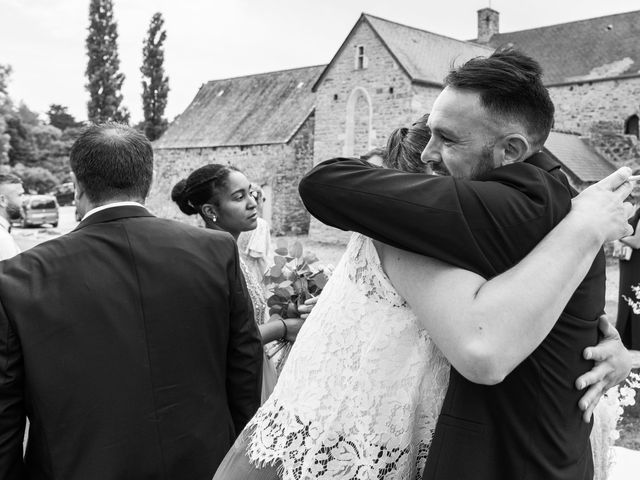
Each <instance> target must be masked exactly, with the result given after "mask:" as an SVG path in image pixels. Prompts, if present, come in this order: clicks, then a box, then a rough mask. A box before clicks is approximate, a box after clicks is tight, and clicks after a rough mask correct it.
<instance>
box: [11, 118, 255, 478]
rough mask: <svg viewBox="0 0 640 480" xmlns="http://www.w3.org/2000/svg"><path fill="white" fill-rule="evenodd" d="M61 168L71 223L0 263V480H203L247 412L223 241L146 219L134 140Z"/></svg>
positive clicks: (247, 349) (249, 361) (241, 291)
mask: <svg viewBox="0 0 640 480" xmlns="http://www.w3.org/2000/svg"><path fill="white" fill-rule="evenodd" d="M70 160H71V169H72V171H73V173H74V175H75V184H76V204H77V208H78V211H79V212H80V215H82V216H83V220H82V221H81V222H80V224H79V225H78V227H77V228H76V229H75V230H74V231H72V232H71V233H69V234H67V235H64V236H62V237H59V238H57V239H54V240H51V241H48V242H45V243H43V244H40V245H38V246H36V247H34V248H32V249H31V250H29V251H27V252H25V253H23V254H21V255H19V256H18V257H15V258H13V259H11V260H9V261H5V262H2V263H1V264H0V332H1V335H0V478H2V479H3V480H14V479H32V480H35V479H38V480H45V479H46V480H53V479H60V480H63V479H64V480H74V479H76V480H87V479H92V480H99V479H104V480H116V479H117V480H122V479H136V480H142V479H167V480H168V479H187V478H188V479H201V480H208V479H210V478H211V477H212V476H213V474H214V472H215V470H216V468H217V466H218V464H219V463H220V461H221V460H222V458H223V457H224V455H225V453H226V451H227V450H228V449H229V448H230V446H231V445H232V443H233V441H234V439H235V436H236V435H237V434H238V433H239V432H240V430H241V429H242V428H243V427H244V425H245V424H246V423H247V422H248V420H249V419H250V418H251V416H252V415H253V414H254V413H255V411H256V410H257V408H258V406H259V402H260V382H261V374H262V370H261V362H262V347H261V342H260V338H259V333H258V330H257V327H256V325H255V322H254V319H253V313H252V311H251V308H250V305H249V303H248V300H247V298H248V297H247V292H246V287H245V285H244V281H243V278H242V274H241V271H240V268H239V263H238V261H239V260H238V253H237V249H236V246H235V243H234V240H233V238H232V237H231V236H230V235H228V234H226V233H221V232H216V231H211V230H205V229H199V228H195V227H191V226H187V225H184V224H181V223H178V222H174V221H169V220H163V219H159V218H156V217H154V216H153V215H151V214H150V213H149V212H148V211H147V210H146V208H145V207H144V206H143V205H142V204H143V202H144V199H145V197H146V196H147V193H148V191H149V188H150V185H151V177H152V172H153V152H152V149H151V145H150V143H149V141H148V140H147V139H146V138H145V137H144V136H143V135H141V134H140V133H138V132H137V131H135V130H134V129H132V128H129V127H126V126H123V125H118V124H104V125H98V126H92V127H90V128H88V129H87V130H86V131H85V132H84V133H83V134H82V135H81V136H80V137H79V138H78V140H77V141H76V142H75V143H74V145H73V147H72V150H71V155H70ZM25 417H28V419H29V422H30V430H29V439H28V443H27V446H26V455H25V457H24V459H23V455H22V452H23V445H22V440H23V433H24V426H25Z"/></svg>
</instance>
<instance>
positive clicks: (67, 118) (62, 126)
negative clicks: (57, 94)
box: [47, 103, 82, 132]
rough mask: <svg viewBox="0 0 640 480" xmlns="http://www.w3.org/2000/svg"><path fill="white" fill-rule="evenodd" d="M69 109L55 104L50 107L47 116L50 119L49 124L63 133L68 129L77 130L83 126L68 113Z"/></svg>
mask: <svg viewBox="0 0 640 480" xmlns="http://www.w3.org/2000/svg"><path fill="white" fill-rule="evenodd" d="M67 110H68V109H67V107H63V106H62V105H58V104H56V103H53V104H51V105H49V110H48V111H47V116H48V117H49V124H50V125H53V126H54V127H56V128H58V129H59V130H62V131H63V132H64V131H65V130H66V129H67V128H77V127H80V126H81V125H82V123H81V122H78V121H76V119H75V118H74V116H73V115H71V114H70V113H69V112H68V111H67Z"/></svg>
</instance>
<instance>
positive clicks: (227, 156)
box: [147, 115, 314, 234]
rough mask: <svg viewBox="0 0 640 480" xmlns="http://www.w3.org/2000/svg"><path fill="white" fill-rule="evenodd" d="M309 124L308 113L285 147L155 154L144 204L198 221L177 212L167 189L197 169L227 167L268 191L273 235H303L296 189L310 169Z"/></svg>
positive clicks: (305, 224) (305, 220)
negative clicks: (151, 180) (152, 172)
mask: <svg viewBox="0 0 640 480" xmlns="http://www.w3.org/2000/svg"><path fill="white" fill-rule="evenodd" d="M313 126H314V120H313V115H311V116H310V117H309V119H307V121H306V122H305V123H304V124H303V125H302V126H301V128H300V129H299V130H298V132H297V133H296V135H294V138H293V139H292V140H291V142H290V143H289V144H288V145H284V144H277V145H253V146H247V147H218V148H190V149H158V150H155V151H154V155H155V175H154V182H153V185H152V187H151V193H150V195H149V199H148V201H147V205H148V206H149V208H150V209H151V211H152V212H153V213H154V214H156V215H158V216H160V217H164V218H173V219H178V220H182V221H188V222H191V223H200V222H199V219H197V218H195V217H191V218H188V217H186V216H185V215H184V214H183V213H182V212H180V210H179V209H178V207H177V206H176V205H175V204H174V203H173V202H172V201H171V198H170V194H171V188H172V187H173V185H175V183H176V182H177V181H178V180H179V179H181V178H184V177H186V176H187V175H189V173H190V172H192V171H193V170H195V169H196V168H198V167H201V166H202V165H206V164H207V163H222V164H228V165H233V166H234V167H236V168H239V169H240V170H242V172H243V173H244V174H245V175H246V176H247V177H248V178H249V179H250V180H251V181H253V182H255V183H258V184H260V185H268V186H270V187H271V189H272V192H273V193H272V195H273V198H272V199H270V201H271V210H272V218H271V219H267V220H270V222H271V229H272V231H273V232H274V233H275V234H284V233H290V232H294V233H306V232H307V231H308V229H309V214H308V213H307V211H306V210H305V209H304V207H303V205H302V201H301V200H300V197H299V196H298V191H297V185H298V182H299V181H300V178H301V176H302V175H303V173H304V172H305V171H307V170H309V169H310V168H311V167H312V165H313V143H312V139H313Z"/></svg>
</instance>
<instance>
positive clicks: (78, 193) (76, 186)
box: [71, 172, 84, 203]
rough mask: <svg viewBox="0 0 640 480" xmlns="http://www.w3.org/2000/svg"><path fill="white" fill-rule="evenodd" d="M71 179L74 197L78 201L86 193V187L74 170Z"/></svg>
mask: <svg viewBox="0 0 640 480" xmlns="http://www.w3.org/2000/svg"><path fill="white" fill-rule="evenodd" d="M71 181H72V182H73V199H74V200H75V201H76V203H78V200H79V199H80V198H82V196H83V195H84V187H83V186H82V184H80V183H79V182H78V179H77V178H76V175H75V174H74V173H73V172H71Z"/></svg>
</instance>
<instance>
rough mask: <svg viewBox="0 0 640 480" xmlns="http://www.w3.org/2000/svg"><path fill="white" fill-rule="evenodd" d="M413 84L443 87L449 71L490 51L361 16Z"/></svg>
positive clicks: (481, 46) (491, 49)
mask: <svg viewBox="0 0 640 480" xmlns="http://www.w3.org/2000/svg"><path fill="white" fill-rule="evenodd" d="M363 17H364V18H365V19H366V20H367V21H368V22H369V24H370V25H371V27H372V28H373V29H374V30H375V31H376V33H377V34H378V35H379V36H380V38H381V39H382V41H383V42H384V43H385V44H386V45H387V47H388V48H389V50H390V51H391V53H392V54H393V55H395V57H396V58H397V59H398V61H399V62H400V64H401V65H402V67H404V69H405V70H406V71H407V73H408V74H409V76H410V77H411V79H412V80H418V81H424V82H428V83H435V84H438V85H442V81H443V80H444V77H445V76H446V75H447V74H448V73H449V71H450V70H451V69H452V67H453V66H454V65H455V66H457V65H460V64H462V63H464V62H466V61H467V60H469V59H471V58H474V57H480V56H485V57H486V56H489V55H491V53H493V48H491V47H487V46H484V45H477V44H473V43H469V42H464V41H461V40H456V39H454V38H450V37H445V36H443V35H438V34H436V33H431V32H427V31H426V30H420V29H417V28H413V27H408V26H406V25H401V24H399V23H395V22H390V21H389V20H385V19H383V18H378V17H374V16H373V15H368V14H363Z"/></svg>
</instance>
